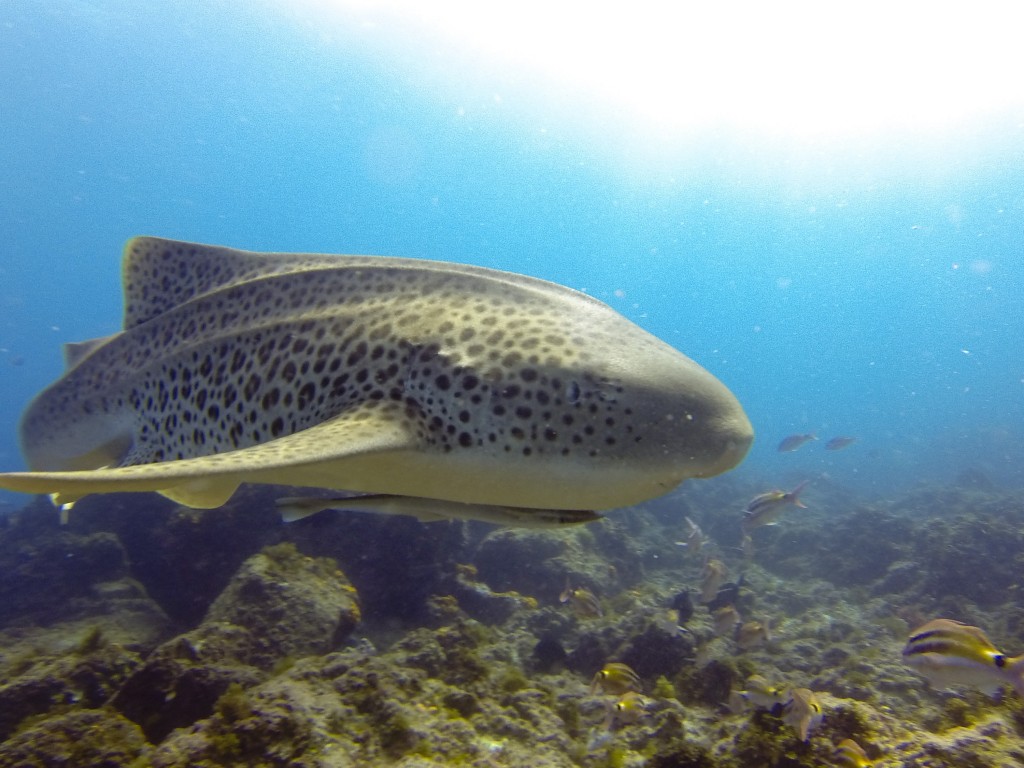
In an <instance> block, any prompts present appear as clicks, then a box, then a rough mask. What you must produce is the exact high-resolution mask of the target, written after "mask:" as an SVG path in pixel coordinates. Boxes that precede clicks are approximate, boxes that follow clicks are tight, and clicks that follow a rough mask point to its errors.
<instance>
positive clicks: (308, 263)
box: [122, 237, 340, 330]
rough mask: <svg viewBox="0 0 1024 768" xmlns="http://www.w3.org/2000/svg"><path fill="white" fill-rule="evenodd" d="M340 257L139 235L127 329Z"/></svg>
mask: <svg viewBox="0 0 1024 768" xmlns="http://www.w3.org/2000/svg"><path fill="white" fill-rule="evenodd" d="M339 258H340V257H338V256H322V255H319V254H307V253H252V252H250V251H239V250H236V249H234V248H224V247H222V246H216V245H203V244H201V243H188V242H183V241H179V240H165V239H163V238H159V237H134V238H132V239H131V240H129V241H128V244H127V245H126V246H125V249H124V261H123V264H122V273H123V278H124V328H125V330H128V329H130V328H133V327H135V326H137V325H140V324H141V323H144V322H146V321H147V320H151V319H152V318H154V317H157V316H159V315H161V314H163V313H164V312H167V311H168V310H170V309H173V308H174V307H177V306H179V305H180V304H184V303H185V302H186V301H188V300H189V299H192V298H194V297H196V296H201V295H203V294H205V293H209V292H210V291H214V290H217V289H219V288H226V287H228V286H230V285H234V284H236V283H242V282H245V281H247V280H252V279H254V278H257V277H260V276H263V275H273V274H281V273H284V272H294V271H297V270H301V269H304V268H316V267H323V266H330V265H335V266H336V265H338V263H339Z"/></svg>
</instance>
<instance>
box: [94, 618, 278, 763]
mask: <svg viewBox="0 0 1024 768" xmlns="http://www.w3.org/2000/svg"><path fill="white" fill-rule="evenodd" d="M254 645H255V644H254V643H253V640H252V638H251V635H250V633H249V630H247V629H245V628H244V627H236V626H234V625H231V624H224V623H221V622H211V623H209V624H204V625H202V626H200V627H197V628H196V629H195V630H193V631H191V632H187V633H185V634H184V635H180V636H179V637H176V638H174V639H173V640H171V641H169V642H167V643H164V644H163V645H162V646H160V647H159V648H158V649H157V650H156V651H155V652H153V653H152V654H151V655H150V656H149V658H147V659H146V661H145V663H144V664H142V665H141V666H140V667H139V668H138V669H137V670H136V671H135V672H134V673H133V674H132V675H131V676H130V677H129V678H128V679H127V680H126V681H125V682H124V684H123V685H122V686H121V688H120V690H118V691H117V694H116V695H115V696H114V698H113V699H112V701H111V703H112V704H113V706H115V707H116V708H117V709H118V710H120V711H121V712H122V713H123V714H124V715H125V716H126V717H128V718H130V719H131V720H134V721H135V722H136V723H138V724H139V725H140V726H141V727H142V729H143V730H144V731H145V733H146V737H147V738H148V739H150V740H151V741H153V742H154V743H158V742H160V741H161V740H162V739H164V738H165V737H166V736H167V735H168V734H169V733H170V732H171V731H173V730H174V729H175V728H182V727H185V726H188V725H191V724H192V723H194V722H196V721H197V720H200V719H202V718H205V717H209V716H210V715H211V714H212V713H213V709H214V705H215V704H216V702H217V700H218V699H219V698H220V697H221V696H222V695H223V694H224V693H225V691H227V690H228V688H229V687H230V686H231V685H233V684H234V685H243V686H252V685H255V684H257V683H259V682H261V681H262V680H263V679H264V678H265V674H264V673H262V672H261V671H260V670H258V669H256V668H255V667H253V666H250V665H249V660H250V658H251V657H252V650H253V647H254Z"/></svg>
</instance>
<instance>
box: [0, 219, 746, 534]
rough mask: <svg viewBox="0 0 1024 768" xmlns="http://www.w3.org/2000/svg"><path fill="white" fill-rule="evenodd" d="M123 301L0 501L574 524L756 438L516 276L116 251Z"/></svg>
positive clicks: (315, 258)
mask: <svg viewBox="0 0 1024 768" xmlns="http://www.w3.org/2000/svg"><path fill="white" fill-rule="evenodd" d="M123 284H124V303H125V310H124V323H123V330H121V331H120V332H118V333H115V334H114V335H112V336H107V337H104V338H100V339H93V340H90V341H86V342H80V343H77V344H69V345H66V347H65V362H66V371H65V372H64V374H63V376H61V377H60V378H59V379H58V380H57V381H56V382H54V383H53V384H52V385H50V386H49V387H48V388H46V389H45V390H43V391H42V392H41V393H40V394H39V395H37V396H36V397H35V399H34V400H33V401H32V402H31V403H30V404H29V406H28V407H27V409H26V411H25V413H24V415H23V417H22V421H21V425H20V436H21V446H22V451H23V454H24V456H25V459H26V464H27V466H28V470H27V471H18V472H8V473H3V474H0V488H5V489H8V490H11V491H20V492H25V493H43V494H49V495H50V496H51V498H52V499H53V500H54V502H55V503H56V504H59V505H68V504H71V503H73V502H74V501H76V500H78V499H80V498H82V497H84V496H86V495H89V494H95V493H115V492H126V491H155V492H156V493H159V494H162V495H163V496H165V497H167V498H169V499H172V500H174V501H175V502H177V503H179V504H182V505H185V506H188V507H192V508H214V507H219V506H222V505H223V504H225V503H226V502H227V501H228V499H229V498H230V497H231V496H232V495H233V494H234V492H235V491H236V490H237V489H238V487H239V486H240V485H241V484H242V483H264V484H275V485H289V486H301V487H305V488H315V489H325V490H329V491H332V492H346V493H349V492H351V493H361V494H374V495H382V496H388V497H393V498H395V499H397V500H399V501H400V500H401V499H403V498H407V499H413V500H416V501H415V502H414V503H413V504H412V506H413V507H414V508H416V509H419V510H421V511H422V507H423V501H422V500H433V501H434V502H435V503H436V510H437V511H436V514H437V516H439V517H442V518H443V517H446V516H449V517H456V518H457V517H460V516H461V517H466V516H467V514H469V515H470V516H472V513H467V512H466V510H472V509H473V508H474V507H475V506H477V507H482V508H493V509H490V512H493V511H494V510H495V509H497V510H500V509H507V510H513V511H514V514H512V515H511V517H510V519H512V520H513V521H518V522H519V523H520V524H525V523H523V521H524V520H527V519H528V518H529V516H530V511H531V510H537V511H538V513H537V514H538V517H541V511H543V512H544V513H545V514H544V515H543V518H544V519H553V520H565V521H566V522H572V521H577V520H590V519H594V518H595V515H593V511H602V510H611V509H615V508H619V507H626V506H631V505H634V504H637V503H640V502H643V501H645V500H648V499H652V498H655V497H658V496H661V495H664V494H665V493H667V492H669V491H671V490H672V489H673V488H675V487H676V486H678V485H679V484H680V483H681V482H683V481H684V480H685V479H687V478H702V477H710V476H713V475H717V474H719V473H722V472H725V471H727V470H729V469H731V468H733V467H735V466H736V465H737V464H738V463H739V462H740V461H741V460H742V459H743V457H744V456H745V454H746V452H747V450H748V448H749V446H750V444H751V441H752V439H753V429H752V427H751V424H750V421H749V420H748V418H747V416H746V414H745V413H744V411H743V408H742V406H741V405H740V403H739V401H738V400H737V399H736V397H735V396H734V395H733V394H732V393H731V392H730V391H729V389H727V388H726V386H725V385H723V384H722V383H721V382H720V381H719V380H718V379H716V378H715V377H714V376H713V375H712V374H710V373H709V372H708V371H706V370H705V369H704V368H702V367H701V366H700V365H698V364H697V363H696V362H694V361H693V360H691V359H689V358H688V357H686V356H685V355H683V354H682V353H681V352H679V351H677V350H676V349H675V348H673V347H672V346H670V345H669V344H667V343H665V342H663V341H661V340H660V339H658V338H656V337H655V336H653V335H651V334H650V333H648V332H647V331H645V330H643V329H641V328H640V327H639V326H637V325H636V324H634V323H633V322H631V321H630V320H628V319H627V318H625V317H623V316H622V315H620V314H619V313H618V312H616V311H615V310H613V309H612V308H611V307H609V306H608V305H606V304H604V303H602V302H600V301H598V300H597V299H595V298H593V297H591V296H589V295H587V294H584V293H581V292H578V291H575V290H572V289H570V288H567V287H564V286H562V285H558V284H555V283H551V282H546V281H544V280H540V279H537V278H533V277H527V276H525V275H520V274H515V273H511V272H502V271H496V270H493V269H486V268H483V267H477V266H470V265H465V264H457V263H448V262H441V261H429V260H423V259H412V258H399V257H391V256H340V255H327V254H291V253H255V252H248V251H241V250H235V249H232V248H226V247H220V246H213V245H202V244H198V243H188V242H179V241H173V240H166V239H161V238H156V237H137V238H134V239H132V240H130V241H129V242H128V243H127V245H126V247H125V251H124V257H123ZM336 495H337V494H335V496H336ZM450 505H468V506H466V507H455V508H456V509H458V510H459V514H451V515H447V514H446V511H447V510H450V509H452V508H453V507H451V506H450ZM292 506H293V507H294V505H292ZM306 506H308V507H310V508H311V509H315V508H317V505H315V504H312V505H309V504H307V505H306ZM320 508H323V505H320ZM559 510H565V511H580V512H581V514H580V515H576V514H567V515H552V514H551V513H552V512H557V511H559ZM483 511H484V513H485V514H484V515H483V518H484V519H492V520H493V515H491V514H486V513H488V509H484V510H483Z"/></svg>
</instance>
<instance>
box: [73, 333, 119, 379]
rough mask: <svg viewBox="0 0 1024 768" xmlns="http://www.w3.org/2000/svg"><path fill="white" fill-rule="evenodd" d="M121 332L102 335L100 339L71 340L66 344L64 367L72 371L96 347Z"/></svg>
mask: <svg viewBox="0 0 1024 768" xmlns="http://www.w3.org/2000/svg"><path fill="white" fill-rule="evenodd" d="M118 335H119V334H117V333H114V334H111V335H110V336H101V337H99V338H98V339H86V340H85V341H69V342H68V343H67V344H65V345H64V369H65V370H66V371H70V370H71V369H72V368H74V367H75V366H76V365H78V364H79V363H80V362H82V360H84V359H85V358H86V357H87V356H88V355H90V354H91V353H92V351H93V350H94V349H98V348H99V347H102V346H103V345H104V344H106V343H107V342H108V341H110V340H111V339H112V338H114V337H115V336H118Z"/></svg>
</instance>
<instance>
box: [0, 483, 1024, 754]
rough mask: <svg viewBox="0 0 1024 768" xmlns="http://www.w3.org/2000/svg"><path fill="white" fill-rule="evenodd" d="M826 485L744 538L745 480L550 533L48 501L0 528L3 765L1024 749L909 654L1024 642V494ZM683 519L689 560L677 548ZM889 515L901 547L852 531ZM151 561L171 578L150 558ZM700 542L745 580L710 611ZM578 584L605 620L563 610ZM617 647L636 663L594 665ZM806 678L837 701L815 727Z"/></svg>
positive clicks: (258, 499) (1011, 701)
mask: <svg viewBox="0 0 1024 768" xmlns="http://www.w3.org/2000/svg"><path fill="white" fill-rule="evenodd" d="M820 485H821V484H816V485H815V487H813V488H812V489H811V490H810V491H809V493H808V496H809V498H810V500H811V501H813V504H809V505H808V506H809V509H808V510H806V511H802V512H801V517H800V519H799V521H795V520H787V521H785V523H780V525H778V526H773V527H771V528H765V529H759V530H757V531H755V532H754V538H755V542H754V543H755V549H754V551H753V553H752V554H751V553H750V551H746V552H745V551H744V550H743V549H742V548H741V547H740V546H738V545H739V540H740V535H741V531H740V519H741V510H742V508H743V503H744V501H745V499H749V498H750V495H751V494H750V488H749V487H746V486H743V485H741V484H739V483H737V482H736V481H732V480H729V481H725V480H723V481H721V482H718V481H716V482H713V483H708V484H707V489H706V490H703V486H702V489H701V490H691V489H687V491H685V492H679V493H677V494H675V495H673V496H671V497H669V498H668V499H665V500H661V501H659V502H658V503H652V504H649V505H647V506H645V507H643V508H639V509H636V510H631V511H625V512H622V513H617V514H616V515H613V516H610V517H609V518H608V519H607V520H605V521H602V522H600V523H597V524H594V525H591V526H587V527H583V528H576V529H572V530H567V531H559V532H537V531H514V530H502V529H495V528H493V527H489V526H486V525H482V524H466V523H439V524H431V525H425V526H424V525H420V524H418V523H414V522H408V521H403V520H383V521H382V520H379V519H373V518H367V517H360V516H345V515H343V514H341V513H324V515H323V516H317V517H315V518H311V519H309V520H306V521H302V522H300V523H296V524H293V525H291V526H288V527H282V526H280V525H278V524H276V523H275V522H274V521H273V518H272V516H270V515H264V510H265V506H264V505H268V504H271V501H270V499H269V497H265V496H264V495H261V494H251V495H248V496H245V497H243V498H241V499H239V500H238V501H236V502H234V503H233V506H232V507H230V508H229V509H227V510H214V511H210V512H208V513H199V514H196V513H189V514H188V517H187V519H186V518H183V517H182V515H183V514H184V513H182V512H180V511H175V510H174V509H173V508H172V507H168V506H167V505H166V504H165V503H164V502H162V501H153V500H150V499H149V497H145V496H138V497H132V498H133V499H134V503H135V504H137V505H143V506H144V505H146V504H153V505H154V506H153V507H152V508H151V509H147V508H141V509H133V508H132V506H131V505H129V504H127V503H125V501H124V500H123V499H122V500H119V501H118V502H117V507H116V509H114V510H111V509H110V508H108V507H105V506H104V505H105V504H108V503H109V499H105V498H102V497H99V498H95V499H88V500H85V501H83V502H81V503H80V507H81V509H79V507H76V509H75V515H73V516H72V520H71V523H70V524H69V525H68V526H65V527H61V526H60V525H59V524H58V522H57V519H56V516H55V515H51V516H49V517H48V516H47V515H46V514H45V510H44V509H43V508H42V507H41V506H34V507H33V508H32V509H27V510H25V511H23V512H20V513H18V514H16V515H15V516H13V517H12V518H9V519H7V520H5V521H4V522H3V523H2V524H0V572H3V573H4V574H5V581H4V586H3V587H2V589H4V590H5V594H6V595H8V596H9V597H10V599H9V600H8V601H7V602H6V603H5V604H4V606H3V608H2V609H0V610H2V620H3V625H2V626H0V766H50V765H75V766H115V765H116V766H132V767H133V768H143V767H144V766H160V767H161V768H171V767H172V766H174V767H177V766H182V767H184V766H197V767H200V768H202V767H205V766H210V767H212V766H229V765H242V764H244V765H252V766H310V767H313V766H318V767H319V766H349V765H356V766H358V765H367V766H371V765H395V766H403V767H404V768H412V767H413V766H452V765H469V766H524V767H525V766H530V767H531V768H537V767H538V766H583V767H584V768H604V766H641V765H643V766H666V767H667V766H688V767H691V768H740V767H741V766H753V765H757V766H768V767H773V766H777V767H778V768H783V767H785V768H794V767H798V766H808V767H810V766H828V765H835V764H836V763H835V762H834V761H833V755H834V754H835V750H836V747H837V745H839V744H840V743H842V742H844V740H846V739H852V740H853V741H855V742H856V743H857V744H858V745H859V746H860V748H861V749H863V752H864V754H866V755H867V757H868V759H870V760H871V761H872V764H874V765H877V766H883V767H885V768H897V767H900V768H934V767H938V766H959V767H962V766H969V767H970V768H997V767H998V768H1002V766H1009V765H1019V764H1024V701H1021V700H1020V699H1019V698H1018V697H1017V696H1016V694H1015V693H1013V692H1012V690H1009V689H1007V690H1006V691H1005V692H1004V693H1003V695H1002V696H1001V697H999V698H992V697H989V696H986V695H985V694H983V693H980V692H978V691H974V690H971V689H957V690H955V691H936V690H932V689H930V688H929V687H928V685H927V683H926V682H925V680H923V679H922V678H921V677H919V676H918V675H916V674H915V673H914V672H913V670H911V669H909V668H908V667H906V666H905V665H904V664H903V663H902V660H901V656H900V651H901V648H902V647H903V644H904V643H905V641H906V636H907V632H908V631H909V630H911V629H913V628H914V627H917V626H919V625H920V624H922V623H924V621H926V620H928V619H930V618H934V617H936V616H948V617H955V618H957V619H960V620H963V621H967V622H969V623H971V624H975V625H978V626H984V627H985V628H986V631H987V632H988V634H989V636H991V637H992V639H993V642H994V643H996V644H997V645H998V647H999V648H1003V649H1005V650H1006V651H1007V652H1008V653H1014V654H1016V653H1019V652H1020V651H1022V650H1024V648H1022V647H1021V644H1022V640H1021V638H1022V637H1024V634H1022V629H1024V604H1022V602H1021V598H1020V597H1019V595H1018V589H1017V585H1018V583H1019V581H1018V580H1019V575H1018V574H1019V573H1020V565H1021V564H1022V563H1024V534H1021V533H1020V531H1022V530H1024V525H1022V523H1024V498H1022V496H1021V495H1020V494H1014V493H1009V492H1006V493H1004V492H999V491H997V490H995V489H992V488H943V489H922V490H920V491H916V492H914V493H911V494H907V495H904V496H902V497H900V498H897V499H893V500H884V499H883V500H872V501H870V502H868V501H863V500H858V499H854V498H851V497H850V496H849V495H848V494H846V493H844V492H843V491H842V490H841V489H838V488H830V487H820ZM939 497H941V499H942V502H943V503H942V505H941V507H940V506H938V505H936V503H935V501H936V499H937V498H939ZM234 505H237V506H234ZM722 509H726V510H730V509H731V510H735V512H732V513H730V512H722V511H720V510H722ZM246 511H251V512H252V514H251V516H250V518H249V519H250V520H256V521H258V523H257V524H256V525H250V527H249V529H248V530H246V531H245V532H244V535H242V536H239V537H237V538H235V539H231V538H230V537H225V538H223V539H222V540H221V545H222V546H223V547H224V548H225V550H226V551H225V553H224V558H225V560H226V561H228V562H231V563H233V572H232V573H230V574H224V575H221V574H222V572H223V571H222V568H221V567H219V566H217V565H216V564H215V563H214V562H213V561H212V560H211V561H209V562H197V561H196V560H195V557H194V555H195V552H197V551H198V552H203V553H206V552H208V551H210V549H211V545H210V543H209V542H208V541H203V537H204V536H205V537H209V536H211V535H219V534H220V533H223V532H224V528H223V523H224V520H225V519H226V520H241V519H245V518H244V513H245V512H246ZM40 512H43V514H39V513H40ZM128 515H133V517H132V518H130V519H129V518H128V517H127V516H128ZM216 515H223V516H225V517H222V518H220V520H216V519H212V518H213V516H216ZM687 517H688V518H690V519H691V520H693V521H695V522H696V523H697V524H699V525H700V527H701V529H702V530H703V531H704V532H705V534H704V535H705V536H706V540H705V541H704V542H703V543H702V547H701V550H702V551H701V552H699V553H696V552H692V551H688V550H687V548H682V547H678V546H676V545H675V542H676V541H677V540H678V539H679V538H680V537H681V536H683V535H685V531H686V530H687V526H686V523H685V518H687ZM133 520H134V521H136V522H134V523H133V522H132V521H133ZM142 526H147V528H145V529H143V528H142ZM879 531H887V532H888V534H887V535H886V536H885V537H884V546H880V547H876V548H871V549H868V548H866V547H858V546H856V542H858V541H867V540H869V539H871V538H872V537H873V536H874V537H875V538H877V537H878V532H879ZM193 539H194V540H196V541H197V542H198V544H197V548H196V549H195V550H192V551H191V555H192V556H191V557H190V549H189V546H188V544H189V542H190V541H192V540H193ZM154 551H159V552H160V553H161V556H162V557H163V558H164V559H163V566H164V570H163V575H161V571H160V570H159V569H156V568H154V567H153V564H152V563H146V564H145V566H144V567H139V565H137V563H138V562H139V557H140V553H143V552H148V553H152V552H154ZM951 552H953V553H959V557H960V558H966V559H972V558H973V560H972V562H971V563H970V564H969V565H970V568H973V569H974V570H973V572H974V573H975V574H976V575H975V576H973V577H971V578H967V577H966V573H967V569H968V564H964V563H962V562H961V560H960V559H958V557H954V556H953V555H951ZM989 552H996V553H998V554H999V556H998V557H996V558H991V559H984V560H982V559H979V558H980V554H979V553H989ZM707 557H715V558H718V559H720V560H721V561H722V562H724V563H725V564H726V565H727V566H728V570H729V575H728V577H727V578H728V579H729V581H727V582H723V583H722V584H720V585H718V586H717V594H716V595H714V597H713V600H710V601H708V602H707V604H702V603H700V601H699V599H698V598H699V593H700V591H701V580H702V575H701V574H702V571H703V570H704V565H705V558H707ZM176 569H181V571H182V572H183V573H185V574H188V576H187V579H188V583H189V584H190V585H197V586H196V589H197V592H198V594H197V595H195V596H193V599H192V601H191V602H189V603H187V605H188V606H189V607H188V610H183V609H182V606H184V605H186V603H184V602H182V600H181V598H180V596H176V597H174V598H168V599H166V600H163V601H162V600H159V599H156V597H155V596H163V595H170V594H173V590H171V589H169V588H168V585H167V584H164V583H162V582H160V579H161V578H163V579H166V580H168V581H171V580H173V579H174V574H175V570H176ZM203 572H206V573H208V574H217V576H216V577H215V578H214V577H211V578H209V579H208V581H209V583H208V584H205V586H204V581H203V579H202V578H200V576H199V574H201V573H203ZM950 572H952V575H951V573H950ZM566 583H570V584H571V585H572V586H573V588H574V589H581V590H586V592H587V593H588V594H590V595H592V596H593V599H594V600H595V601H596V604H598V605H599V606H600V608H601V610H600V612H598V611H579V610H574V608H573V606H572V604H571V601H567V602H564V603H563V602H561V601H560V600H559V596H560V594H562V593H563V592H564V590H565V588H566ZM979 583H982V584H984V586H985V589H984V590H979V589H978V584H979ZM403 587H404V588H405V589H404V591H403ZM165 605H166V606H167V607H166V608H165ZM197 605H202V606H203V613H202V615H201V616H200V617H199V618H198V619H196V618H193V617H194V616H195V615H196V613H198V612H197V611H196V610H195V606H197ZM712 606H713V607H714V609H713V610H712ZM723 607H731V608H732V610H733V611H734V612H735V613H736V614H737V615H738V616H740V617H742V619H743V621H744V622H747V621H754V620H757V621H764V620H769V621H770V623H771V632H770V634H769V635H768V636H767V637H766V638H765V639H764V641H763V642H759V643H757V644H755V645H753V646H750V645H747V644H745V643H742V642H739V636H738V635H737V634H736V632H738V626H736V625H735V622H730V623H729V625H730V626H733V627H734V629H732V630H729V629H728V628H726V629H723V626H724V624H723V623H722V622H719V625H718V626H717V628H716V620H715V615H716V614H715V611H721V609H722V608H723ZM609 664H616V665H625V669H626V670H628V672H629V673H630V674H629V675H627V673H626V671H623V669H622V667H621V666H613V667H611V669H613V670H617V671H619V672H620V676H621V677H623V679H627V678H628V679H630V680H633V678H632V677H631V676H630V675H632V674H635V677H636V681H637V682H636V683H631V684H630V685H628V686H618V687H616V686H601V685H593V681H594V680H595V679H598V680H600V679H601V677H600V673H601V671H602V670H605V669H608V666H607V665H609ZM752 676H753V678H752ZM752 679H753V681H754V683H755V685H756V686H758V687H756V688H751V683H750V681H751V680H752ZM636 688H639V690H636ZM745 689H746V690H745ZM797 689H801V690H806V691H807V692H810V693H813V699H809V700H811V701H813V702H815V705H816V706H818V707H820V714H821V715H822V717H820V718H815V717H811V718H810V719H805V720H804V721H803V724H802V725H803V727H804V730H803V731H802V733H803V734H804V735H805V736H806V740H804V739H802V738H801V727H802V725H801V719H800V718H799V717H797V716H796V715H793V714H792V713H793V709H794V708H793V707H792V706H790V707H789V708H788V709H787V705H786V701H787V699H786V696H787V694H786V692H789V691H794V690H797ZM758 691H760V692H761V693H762V694H763V695H760V694H759V693H758ZM765 691H767V692H769V693H771V695H769V694H768V693H764V692H765ZM799 697H802V699H806V698H807V694H805V693H800V694H799ZM790 699H792V695H791V694H790Z"/></svg>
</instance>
